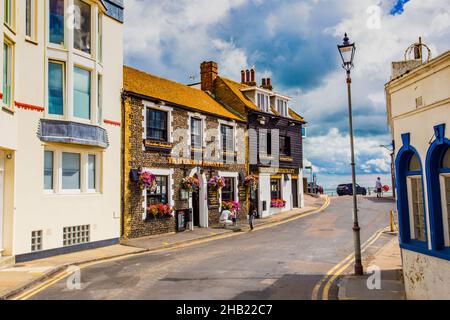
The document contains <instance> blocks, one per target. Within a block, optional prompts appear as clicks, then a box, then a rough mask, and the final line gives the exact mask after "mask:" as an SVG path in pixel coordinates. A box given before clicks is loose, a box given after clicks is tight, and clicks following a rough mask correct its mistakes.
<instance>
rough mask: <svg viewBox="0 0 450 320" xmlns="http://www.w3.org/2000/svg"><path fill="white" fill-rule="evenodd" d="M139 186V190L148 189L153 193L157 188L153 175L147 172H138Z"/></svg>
mask: <svg viewBox="0 0 450 320" xmlns="http://www.w3.org/2000/svg"><path fill="white" fill-rule="evenodd" d="M139 184H140V186H141V188H143V189H150V191H155V190H156V187H157V186H158V185H157V183H156V178H155V175H154V174H152V173H151V172H150V171H147V170H141V171H139Z"/></svg>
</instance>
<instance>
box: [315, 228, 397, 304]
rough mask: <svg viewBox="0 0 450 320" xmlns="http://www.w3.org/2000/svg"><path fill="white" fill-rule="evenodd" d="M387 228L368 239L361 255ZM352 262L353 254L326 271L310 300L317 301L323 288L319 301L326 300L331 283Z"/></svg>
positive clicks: (353, 259)
mask: <svg viewBox="0 0 450 320" xmlns="http://www.w3.org/2000/svg"><path fill="white" fill-rule="evenodd" d="M388 228H389V227H387V228H381V229H380V230H378V231H377V232H376V233H375V234H374V235H373V236H372V237H370V238H369V239H368V240H367V241H366V242H365V243H364V244H363V246H362V247H361V253H364V252H365V251H366V250H367V249H368V248H369V247H370V246H371V245H372V244H374V243H375V241H377V240H378V239H379V238H380V237H381V235H382V234H383V233H384V232H385V231H387V230H388ZM354 262H355V254H354V253H352V254H350V255H348V256H347V257H346V258H345V259H344V260H342V261H341V262H339V263H338V264H337V265H336V266H334V267H333V268H332V269H330V271H328V272H327V274H326V275H325V276H324V277H323V278H322V279H321V280H320V281H319V282H318V283H317V284H316V285H315V286H314V289H313V292H312V296H311V299H312V300H319V296H320V289H322V288H323V290H322V297H321V300H328V299H329V293H330V288H331V286H332V285H333V283H334V282H335V281H336V279H337V278H338V277H339V276H340V275H341V274H342V273H343V272H344V271H345V270H347V268H348V267H350V265H352V264H353V263H354Z"/></svg>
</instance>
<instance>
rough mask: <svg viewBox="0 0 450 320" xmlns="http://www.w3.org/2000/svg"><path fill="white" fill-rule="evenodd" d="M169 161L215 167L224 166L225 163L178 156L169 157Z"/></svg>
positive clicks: (171, 162)
mask: <svg viewBox="0 0 450 320" xmlns="http://www.w3.org/2000/svg"><path fill="white" fill-rule="evenodd" d="M167 162H168V163H169V164H184V165H190V166H196V167H213V168H224V167H225V164H224V163H222V162H215V161H206V160H195V159H186V158H177V157H168V158H167Z"/></svg>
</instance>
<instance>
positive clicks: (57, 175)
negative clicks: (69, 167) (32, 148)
mask: <svg viewBox="0 0 450 320" xmlns="http://www.w3.org/2000/svg"><path fill="white" fill-rule="evenodd" d="M45 151H52V152H53V189H52V190H45V187H44V179H42V189H43V193H44V194H46V195H83V194H100V193H101V192H102V191H101V190H102V180H101V178H102V174H103V166H102V161H103V154H102V152H100V151H85V150H79V149H75V148H57V147H55V146H51V145H48V146H45V148H44V151H43V152H42V175H43V174H44V152H45ZM63 153H75V154H79V155H80V189H63V188H62V154H63ZM88 155H95V157H96V159H95V165H96V168H95V169H96V170H95V187H96V188H95V189H89V188H88Z"/></svg>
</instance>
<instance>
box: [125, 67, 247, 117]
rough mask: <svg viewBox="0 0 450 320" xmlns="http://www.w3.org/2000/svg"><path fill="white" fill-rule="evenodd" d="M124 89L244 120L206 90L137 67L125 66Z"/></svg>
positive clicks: (190, 107) (201, 110)
mask: <svg viewBox="0 0 450 320" xmlns="http://www.w3.org/2000/svg"><path fill="white" fill-rule="evenodd" d="M123 77H124V79H123V81H124V90H125V91H128V92H133V93H137V94H140V95H143V96H146V97H149V98H154V99H158V100H162V101H165V102H168V103H173V104H176V105H180V106H184V107H187V108H189V109H194V110H197V111H200V112H205V113H209V114H214V115H217V116H221V117H225V118H229V119H233V120H238V121H244V119H242V118H240V117H239V116H237V115H235V114H234V113H232V112H231V111H229V110H228V109H226V108H225V107H224V106H222V105H221V104H220V103H218V102H217V101H216V100H214V99H213V98H212V97H211V96H209V95H208V94H207V93H206V92H204V91H202V90H199V89H195V88H191V87H189V86H186V85H184V84H181V83H177V82H174V81H171V80H167V79H163V78H160V77H157V76H154V75H151V74H149V73H145V72H143V71H139V70H137V69H134V68H131V67H127V66H124V68H123Z"/></svg>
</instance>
